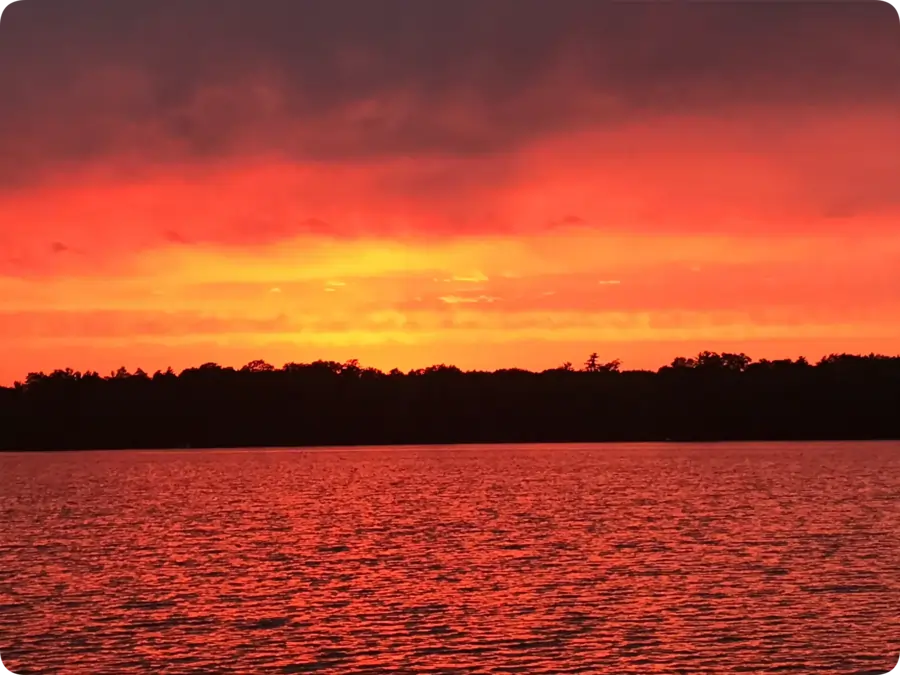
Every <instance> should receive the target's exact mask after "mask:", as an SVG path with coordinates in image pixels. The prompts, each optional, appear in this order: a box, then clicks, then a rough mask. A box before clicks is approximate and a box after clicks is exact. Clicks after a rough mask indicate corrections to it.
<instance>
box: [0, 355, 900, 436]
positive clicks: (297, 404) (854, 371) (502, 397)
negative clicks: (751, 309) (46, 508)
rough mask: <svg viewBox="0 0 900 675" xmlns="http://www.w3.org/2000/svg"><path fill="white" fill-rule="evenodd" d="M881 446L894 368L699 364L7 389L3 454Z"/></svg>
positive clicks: (90, 376) (64, 374) (186, 378)
mask: <svg viewBox="0 0 900 675" xmlns="http://www.w3.org/2000/svg"><path fill="white" fill-rule="evenodd" d="M875 438H900V357H887V356H881V355H875V354H870V355H868V356H854V355H849V354H833V355H830V356H828V357H825V358H823V359H821V360H820V361H819V362H818V363H816V364H815V365H813V364H810V363H809V362H808V361H807V360H806V359H804V358H800V359H797V360H796V361H794V360H790V359H785V360H778V361H767V360H761V361H753V360H752V359H751V358H750V357H748V356H747V355H746V354H728V353H724V354H718V353H714V352H702V353H700V354H698V355H697V356H695V357H692V358H682V357H679V358H677V359H675V360H674V361H672V363H671V364H670V365H668V366H664V367H663V368H660V369H659V370H658V371H656V372H652V371H623V370H621V363H620V362H619V361H618V360H613V361H609V362H605V363H604V362H603V361H602V360H601V358H600V356H599V355H598V354H596V353H594V354H591V355H590V356H589V357H588V358H587V359H586V361H585V362H584V367H583V368H582V370H576V369H575V368H574V367H573V365H572V364H571V363H569V362H567V363H564V364H562V365H561V366H560V367H558V368H553V369H550V370H546V371H543V372H539V373H537V372H530V371H526V370H519V369H507V370H498V371H496V372H480V371H475V372H463V371H461V370H460V369H459V368H456V367H454V366H448V365H444V364H441V365H435V366H431V367H429V368H423V369H418V370H413V371H410V372H408V373H403V372H401V371H399V370H397V369H394V370H391V371H390V372H387V373H385V372H382V371H380V370H377V369H375V368H366V367H363V366H362V365H360V363H359V362H358V361H356V360H352V361H348V362H346V363H337V362H334V361H316V362H314V363H288V364H286V365H285V366H284V367H283V368H280V369H276V368H275V367H274V366H272V365H271V364H268V363H266V362H265V361H253V362H251V363H248V364H247V365H246V366H244V367H243V368H240V369H235V368H231V367H222V366H220V365H218V364H215V363H205V364H203V365H201V366H199V367H196V368H189V369H187V370H185V371H183V372H182V373H180V374H176V373H175V372H174V371H172V369H171V368H170V369H168V370H166V371H157V372H155V373H154V374H153V375H148V374H147V373H145V372H143V371H142V370H140V369H139V370H137V371H136V372H134V373H129V372H128V371H127V370H126V369H125V368H120V369H119V370H117V371H115V372H112V373H110V374H109V375H108V376H101V375H99V374H98V373H95V372H85V373H81V372H77V371H74V370H72V369H65V370H56V371H53V372H52V373H50V374H45V373H29V374H28V376H27V377H26V378H25V381H24V382H17V383H16V384H15V385H14V386H13V387H12V388H0V450H12V449H34V450H47V449H79V448H97V449H103V448H168V447H249V446H310V445H368V444H372V445H378V444H425V443H492V442H603V441H663V440H681V441H713V440H806V439H808V440H814V439H875Z"/></svg>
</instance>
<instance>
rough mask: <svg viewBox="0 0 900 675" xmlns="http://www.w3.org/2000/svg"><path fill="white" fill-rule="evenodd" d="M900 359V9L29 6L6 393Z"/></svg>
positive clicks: (1, 209)
mask: <svg viewBox="0 0 900 675" xmlns="http://www.w3.org/2000/svg"><path fill="white" fill-rule="evenodd" d="M701 349H712V350H718V351H725V350H728V351H732V350H741V351H745V352H747V353H748V354H750V355H751V356H754V357H756V358H762V357H767V358H780V357H796V356H799V355H801V354H803V355H806V356H807V357H809V358H810V359H813V360H817V359H818V358H819V357H821V356H822V355H824V354H827V353H830V352H835V351H851V352H870V351H877V352H884V353H891V354H897V353H900V20H898V16H897V13H896V11H895V10H894V9H892V8H891V7H890V6H889V5H888V4H885V3H882V2H871V3H869V2H856V3H811V2H810V3H789V4H788V3H784V4H780V3H770V2H766V3H760V4H749V3H745V4H737V3H721V4H713V3H697V4H668V3H667V4H662V3H633V4H614V5H608V4H604V3H601V2H597V0H584V1H581V0H578V1H576V0H554V1H551V0H541V1H539V2H538V1H532V0H503V1H501V0H464V1H461V0H427V1H414V0H402V1H400V0H378V1H377V2H374V1H370V0H358V1H350V0H328V1H327V2H326V1H324V0H311V1H308V2H307V1H293V2H287V1H281V0H277V1H276V0H253V1H249V0H245V1H241V2H235V1H232V0H192V1H191V2H184V1H183V0H153V1H152V2H150V1H149V0H128V1H127V2H122V1H120V0H116V1H108V0H102V1H101V0H77V1H76V0H40V1H38V0H23V1H22V2H19V3H16V4H14V5H11V6H10V7H9V8H8V9H7V10H6V12H5V13H4V14H3V18H2V22H0V384H9V383H11V382H12V381H13V380H14V379H24V376H25V374H26V373H27V372H29V371H34V370H46V371H49V370H52V369H54V368H64V367H67V366H71V367H73V368H76V369H81V370H84V369H92V370H98V371H100V372H103V373H106V372H108V371H109V370H111V369H115V368H118V367H119V366H122V365H124V366H126V367H128V368H129V369H132V370H133V369H134V368H136V367H138V366H140V367H142V368H144V369H145V370H147V371H151V372H152V371H153V370H156V369H157V368H162V369H165V368H166V367H167V366H172V367H174V368H175V369H176V370H178V369H181V368H184V367H188V366H191V365H198V364H200V363H203V362H207V361H217V362H219V363H222V364H224V365H234V366H240V365H242V364H244V363H246V362H248V361H250V360H252V359H256V358H263V359H266V360H267V361H269V362H271V363H273V364H275V365H276V366H280V365H282V364H283V363H285V362H286V361H298V362H301V361H311V360H315V359H319V358H322V359H334V360H338V361H343V360H346V359H350V358H358V359H359V360H360V361H362V362H363V363H364V364H365V365H373V366H377V367H380V368H384V369H390V368H392V367H394V366H397V367H400V368H402V369H410V368H416V367H422V366H427V365H430V364H433V363H441V362H444V363H454V364H456V365H458V366H460V367H462V368H490V369H493V368H500V367H509V366H519V367H526V368H533V369H543V368H550V367H556V366H558V365H559V364H560V363H562V362H564V361H573V362H575V363H576V364H580V363H581V362H583V361H584V358H585V357H586V356H587V354H588V353H590V352H592V351H597V352H599V353H600V355H601V357H602V358H603V359H604V360H606V359H610V360H611V359H614V358H620V359H622V360H623V362H624V365H625V367H628V368H645V367H646V368H657V367H658V366H660V365H662V364H664V363H667V362H669V361H671V360H672V358H673V357H675V356H678V355H690V354H694V353H696V352H697V351H699V350H701Z"/></svg>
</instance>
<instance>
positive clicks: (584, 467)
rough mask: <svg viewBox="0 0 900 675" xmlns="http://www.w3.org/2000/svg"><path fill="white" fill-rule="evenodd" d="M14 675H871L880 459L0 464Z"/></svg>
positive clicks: (1, 590)
mask: <svg viewBox="0 0 900 675" xmlns="http://www.w3.org/2000/svg"><path fill="white" fill-rule="evenodd" d="M0 533H2V536H0V655H2V658H3V661H4V662H5V664H6V666H7V667H8V668H9V669H10V670H12V671H13V672H16V673H20V674H22V675H34V674H36V673H85V674H89V675H100V674H105V673H110V674H117V675H122V674H129V673H242V674H244V675H248V674H250V673H305V672H315V671H318V672H326V673H390V672H393V673H611V674H619V673H690V674H696V673H715V674H716V675H723V674H726V673H769V672H773V673H774V672H778V673H810V674H814V673H848V674H851V673H856V674H860V673H885V672H887V671H889V670H891V668H893V666H894V665H895V664H896V663H897V659H898V656H900V444H898V443H839V444H837V443H836V444H799V443H798V444H791V443H785V444H726V445H676V444H666V445H644V446H640V445H634V446H626V445H620V446H615V445H611V446H530V447H527V446H498V447H466V448H434V449H424V448H397V449H377V450H370V449H360V450H346V449H342V450H312V451H309V450H295V451H290V450H283V451H282V450H279V451H184V452H109V453H99V452H98V453H60V454H8V455H0Z"/></svg>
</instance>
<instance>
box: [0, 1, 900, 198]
mask: <svg viewBox="0 0 900 675" xmlns="http://www.w3.org/2000/svg"><path fill="white" fill-rule="evenodd" d="M898 29H900V24H898V21H897V17H896V13H895V12H894V10H893V9H892V8H891V7H890V6H889V5H887V4H886V3H882V2H871V3H870V2H857V3H821V4H820V3H797V2H795V3H760V4H751V3H743V4H738V3H722V4H712V3H696V4H680V3H679V4H669V3H665V4H664V3H635V4H625V3H616V4H606V3H602V2H599V1H598V0H557V1H551V0H453V1H452V2H451V1H445V0H424V1H423V0H328V1H327V2H326V1H325V0H314V1H309V2H306V1H303V0H295V1H287V0H241V1H235V0H152V1H150V0H22V1H21V2H19V3H16V4H14V5H12V6H11V7H10V8H9V9H8V10H7V11H6V12H5V14H4V17H3V21H2V26H0V92H2V96H0V158H2V159H0V181H2V183H3V184H5V185H7V186H8V185H10V184H11V182H12V181H14V179H18V180H20V181H22V180H24V181H28V180H30V179H31V178H32V177H34V176H36V175H38V174H39V173H40V172H41V171H42V170H45V169H48V168H59V167H60V166H63V167H64V166H65V165H66V164H67V163H68V162H79V163H80V162H85V161H103V160H104V159H107V158H115V159H116V161H117V162H120V163H124V164H125V165H128V163H129V162H130V163H132V164H134V165H135V166H138V167H139V166H143V165H144V164H146V163H153V162H165V161H191V162H202V161H216V160H218V159H220V158H222V157H228V156H234V155H246V154H266V153H278V154H282V155H286V156H288V157H292V158H311V159H321V160H329V159H336V160H339V159H366V158H374V157H380V156H384V155H398V154H418V153H453V154H474V153H483V152H493V151H498V150H507V149H512V148H515V147H516V146H517V145H519V144H521V143H523V142H526V141H528V140H530V139H533V138H535V137H539V136H541V135H544V134H548V133H553V132H556V131H559V130H562V129H566V130H572V129H577V128H580V127H583V126H585V125H597V124H601V125H602V124H606V125H614V124H615V123H616V122H617V121H618V120H621V119H623V118H627V117H632V118H633V117H634V116H641V115H649V116H652V115H656V114H662V113H668V112H675V113H694V112H709V111H711V110H713V111H714V110H716V109H720V108H723V107H732V108H733V107H734V106H741V105H757V106H770V105H798V104H799V105H810V106H812V105H835V104H851V103H852V104H855V105H859V104H866V103H874V104H885V103H888V104H890V103H895V102H897V101H898V100H900V87H898V84H900V30H898Z"/></svg>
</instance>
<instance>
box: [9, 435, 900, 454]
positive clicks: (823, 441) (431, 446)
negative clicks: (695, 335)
mask: <svg viewBox="0 0 900 675" xmlns="http://www.w3.org/2000/svg"><path fill="white" fill-rule="evenodd" d="M795 443H808V444H810V445H829V444H842V443H865V444H878V443H900V437H897V438H796V439H783V438H756V439H727V440H703V441H692V440H685V441H535V442H525V443H520V442H516V441H491V442H485V443H401V444H393V443H369V444H354V445H309V446H297V445H260V446H209V447H196V448H183V447H167V448H166V447H159V448H150V447H146V448H114V447H109V448H47V449H32V448H0V455H14V454H36V455H40V454H54V453H57V454H59V453H78V452H82V453H114V452H148V453H153V452H271V451H278V450H295V451H298V452H303V451H310V452H313V451H315V452H321V451H340V450H351V451H352V450H384V449H390V450H398V451H402V450H417V449H422V450H439V449H447V450H451V449H452V450H464V449H466V448H490V447H494V446H496V447H503V446H516V447H526V448H534V449H538V448H541V447H546V446H567V447H568V446H572V447H578V446H584V447H595V446H634V447H644V446H656V445H672V446H679V445H682V446H699V445H703V446H717V445H755V444H763V445H780V444H785V445H790V444H795Z"/></svg>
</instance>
